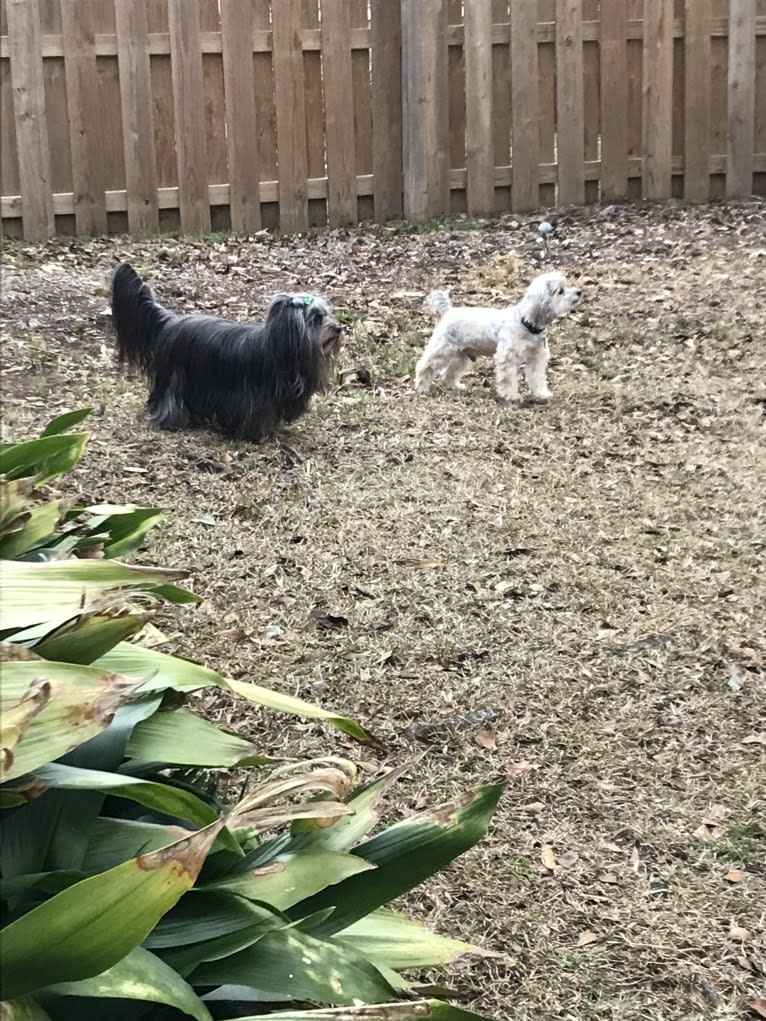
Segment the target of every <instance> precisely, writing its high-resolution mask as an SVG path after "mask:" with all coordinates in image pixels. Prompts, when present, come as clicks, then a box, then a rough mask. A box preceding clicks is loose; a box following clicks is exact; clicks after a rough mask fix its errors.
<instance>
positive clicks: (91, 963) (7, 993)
mask: <svg viewBox="0 0 766 1021" xmlns="http://www.w3.org/2000/svg"><path fill="white" fill-rule="evenodd" d="M222 826H223V822H222V821H221V820H218V821H217V822H215V823H213V824H212V825H211V826H208V827H206V828H205V829H203V830H200V831H198V832H197V833H193V834H190V835H189V836H187V837H185V838H184V839H183V840H180V841H177V842H175V843H173V844H169V845H168V846H167V847H165V848H163V849H161V850H160V851H152V852H150V853H149V854H145V855H141V856H140V857H138V858H132V859H131V860H130V861H127V862H125V863H124V864H122V865H118V866H116V868H113V869H109V870H108V871H107V872H101V873H100V874H99V875H97V876H91V877H89V878H88V879H83V880H82V881H81V882H79V883H75V884H74V886H70V887H69V888H68V889H66V890H64V891H63V892H62V893H59V894H56V896H55V897H51V899H50V900H47V901H45V902H44V903H43V904H40V905H39V906H38V907H36V908H33V909H32V911H29V912H28V913H27V914H26V915H22V917H21V918H17V919H16V920H15V921H13V922H11V923H10V925H7V926H6V927H5V929H3V957H2V962H1V966H2V992H1V994H0V995H1V996H2V998H3V999H16V998H17V997H19V996H25V995H27V994H28V993H33V992H35V991H36V990H38V989H42V988H44V987H45V986H50V985H52V984H54V983H58V982H75V981H79V980H80V979H85V978H92V977H93V976H94V975H100V974H101V973H102V972H103V971H106V969H107V968H111V967H112V966H113V965H114V964H116V963H117V962H118V961H121V960H122V959H123V957H125V956H126V955H127V954H128V953H130V951H131V950H133V949H134V948H135V947H137V946H138V945H139V944H140V943H141V942H142V941H143V940H144V939H145V938H146V937H147V935H148V934H149V933H150V932H151V931H152V929H153V928H154V926H155V925H156V924H157V922H158V921H159V919H160V918H161V917H162V916H163V915H164V914H165V912H166V911H168V910H169V909H170V908H171V907H172V906H173V905H174V904H175V903H176V901H178V899H179V898H180V897H181V896H182V895H183V894H184V893H185V892H186V891H187V890H188V889H189V888H190V887H191V886H192V884H193V883H194V881H195V879H196V878H197V874H198V873H199V870H200V868H201V867H202V864H203V862H204V861H205V857H206V855H207V853H208V851H209V850H210V848H211V846H212V844H213V842H214V840H215V838H216V836H217V834H218V832H219V830H220V829H221V827H222Z"/></svg>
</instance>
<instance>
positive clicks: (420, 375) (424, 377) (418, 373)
mask: <svg viewBox="0 0 766 1021" xmlns="http://www.w3.org/2000/svg"><path fill="white" fill-rule="evenodd" d="M433 380H434V366H433V364H432V363H431V361H430V359H428V360H427V359H426V357H425V355H423V357H422V358H421V359H420V361H419V362H418V364H417V365H416V366H415V389H416V390H417V392H418V393H419V394H424V393H428V391H429V389H430V388H431V384H432V383H433Z"/></svg>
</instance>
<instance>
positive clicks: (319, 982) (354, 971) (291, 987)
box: [191, 929, 394, 1004]
mask: <svg viewBox="0 0 766 1021" xmlns="http://www.w3.org/2000/svg"><path fill="white" fill-rule="evenodd" d="M191 983H192V985H194V986H209V985H224V984H229V983H233V984H238V983H241V984H242V985H249V986H255V988H256V989H262V990H264V991H265V992H270V993H286V994H289V996H290V998H291V999H293V1000H316V1001H318V1002H319V1003H332V1004H353V1003H354V1002H356V1003H358V1002H359V1001H361V1002H362V1003H379V1002H380V1001H381V1000H385V999H389V998H390V997H391V996H392V994H393V992H394V990H393V989H392V988H391V986H390V985H389V984H388V982H387V981H386V980H385V979H384V978H383V976H382V975H381V974H380V972H379V971H378V970H377V968H376V967H375V966H374V965H373V964H371V963H370V962H369V961H368V960H366V958H364V957H363V956H362V955H361V954H360V953H358V952H357V951H355V950H353V949H352V948H350V947H344V946H342V945H341V944H338V943H325V942H323V941H322V940H318V939H315V938H314V937H313V936H309V935H307V934H306V933H304V932H299V931H298V930H296V929H272V930H271V931H270V932H267V933H266V935H264V936H262V937H261V938H260V939H259V940H258V941H257V942H256V943H254V944H253V945H252V946H250V947H248V948H247V949H246V950H241V951H240V952H239V953H237V954H233V955H232V956H231V957H225V958H222V959H220V960H217V961H208V962H206V963H205V964H201V965H200V966H199V968H197V969H196V970H195V971H194V972H193V973H192V975H191Z"/></svg>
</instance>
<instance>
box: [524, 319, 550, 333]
mask: <svg viewBox="0 0 766 1021" xmlns="http://www.w3.org/2000/svg"><path fill="white" fill-rule="evenodd" d="M521 325H522V326H523V327H524V329H525V330H529V332H530V333H534V335H535V336H536V337H539V336H540V334H541V333H545V327H544V326H535V324H534V323H530V321H529V320H528V319H525V318H524V316H522V317H521Z"/></svg>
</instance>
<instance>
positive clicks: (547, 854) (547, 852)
mask: <svg viewBox="0 0 766 1021" xmlns="http://www.w3.org/2000/svg"><path fill="white" fill-rule="evenodd" d="M540 861H541V862H542V863H543V865H544V866H545V867H546V869H548V870H549V871H550V872H555V871H556V868H557V864H556V855H555V854H554V852H553V848H552V847H551V846H550V844H543V846H542V847H541V848H540Z"/></svg>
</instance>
